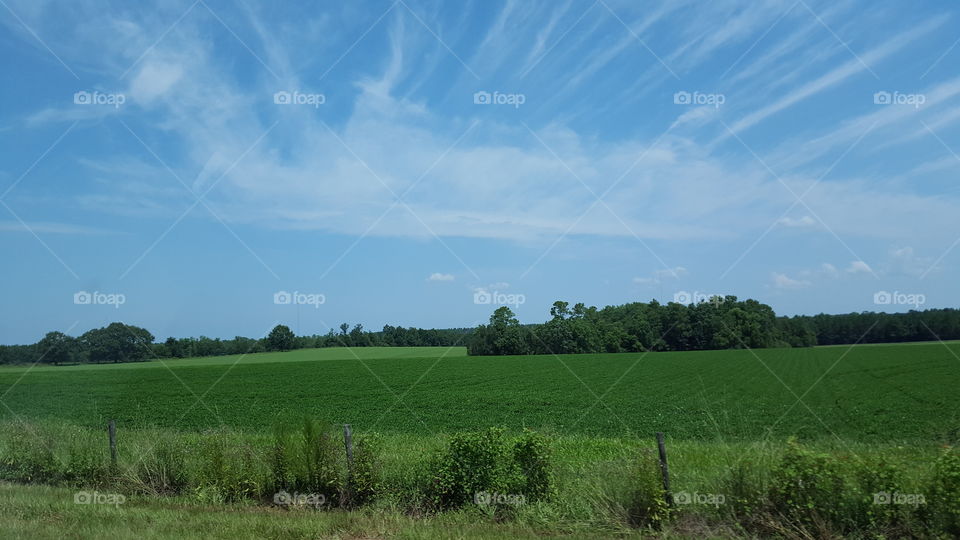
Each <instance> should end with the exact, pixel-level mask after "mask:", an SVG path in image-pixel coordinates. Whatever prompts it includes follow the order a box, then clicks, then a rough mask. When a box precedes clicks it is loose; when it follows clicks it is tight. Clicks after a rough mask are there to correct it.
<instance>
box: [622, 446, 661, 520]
mask: <svg viewBox="0 0 960 540" xmlns="http://www.w3.org/2000/svg"><path fill="white" fill-rule="evenodd" d="M631 477H632V479H633V480H634V482H635V484H634V485H633V487H632V489H631V493H630V502H629V505H628V507H627V521H628V523H629V524H630V525H631V526H633V527H652V528H654V529H659V528H660V527H661V526H662V524H663V523H664V522H665V521H666V520H667V518H668V517H669V514H670V508H669V507H668V506H667V497H666V492H665V491H664V490H663V476H662V474H661V472H660V460H659V458H658V457H657V456H656V455H655V454H654V453H653V451H652V450H650V449H644V450H643V451H642V452H641V453H640V457H639V458H638V459H637V461H636V463H635V465H634V466H633V474H632V475H631Z"/></svg>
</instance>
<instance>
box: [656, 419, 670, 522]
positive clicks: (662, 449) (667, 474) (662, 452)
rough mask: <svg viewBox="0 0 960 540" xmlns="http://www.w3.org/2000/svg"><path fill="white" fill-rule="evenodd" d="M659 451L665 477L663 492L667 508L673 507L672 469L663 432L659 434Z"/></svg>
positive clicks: (661, 472) (661, 471)
mask: <svg viewBox="0 0 960 540" xmlns="http://www.w3.org/2000/svg"><path fill="white" fill-rule="evenodd" d="M657 450H659V451H660V474H661V475H663V492H664V496H665V498H666V499H667V506H673V493H671V492H670V469H669V467H667V445H666V443H664V441H663V432H662V431H658V432H657Z"/></svg>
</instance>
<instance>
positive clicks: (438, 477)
mask: <svg viewBox="0 0 960 540" xmlns="http://www.w3.org/2000/svg"><path fill="white" fill-rule="evenodd" d="M431 471H432V483H431V494H430V498H431V503H432V504H433V505H435V506H436V507H437V508H439V509H447V508H458V507H461V506H463V505H465V504H467V503H469V502H472V501H474V499H475V498H476V497H477V496H478V494H479V493H491V492H493V493H510V489H511V488H512V487H513V486H515V485H516V484H517V477H518V476H519V471H517V470H516V467H515V462H514V461H513V459H512V455H511V453H510V450H509V448H508V447H507V445H506V443H505V441H504V437H503V430H502V429H498V428H491V429H489V430H487V431H481V432H474V433H456V434H454V435H452V436H451V437H450V442H449V443H448V445H447V448H446V449H445V450H444V451H442V452H441V453H440V454H439V455H438V456H436V457H435V458H434V460H433V463H432V466H431Z"/></svg>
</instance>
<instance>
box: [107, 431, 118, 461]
mask: <svg viewBox="0 0 960 540" xmlns="http://www.w3.org/2000/svg"><path fill="white" fill-rule="evenodd" d="M107 433H109V435H110V463H111V464H112V465H113V466H114V467H116V466H117V421H116V420H110V423H109V424H108V425H107Z"/></svg>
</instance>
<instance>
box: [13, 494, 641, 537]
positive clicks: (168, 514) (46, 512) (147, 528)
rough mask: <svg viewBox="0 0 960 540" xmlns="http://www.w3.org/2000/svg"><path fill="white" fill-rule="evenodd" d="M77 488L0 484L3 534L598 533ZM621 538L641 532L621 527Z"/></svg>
mask: <svg viewBox="0 0 960 540" xmlns="http://www.w3.org/2000/svg"><path fill="white" fill-rule="evenodd" d="M74 495H75V490H72V489H68V488H57V487H50V486H24V485H18V484H10V483H0V516H2V517H0V537H3V538H51V539H54V538H56V539H60V538H117V539H131V540H132V539H142V538H198V539H200V538H290V539H296V538H343V539H357V538H410V539H415V538H422V539H443V538H457V539H460V538H464V539H471V538H477V539H480V538H531V539H533V538H545V537H551V536H555V535H557V536H564V537H570V538H598V537H600V536H602V535H600V534H597V535H594V534H586V533H569V534H565V533H562V532H560V531H553V532H551V531H547V530H543V529H541V530H536V529H533V528H531V527H529V526H525V525H520V524H516V523H495V522H491V521H478V520H476V519H474V518H473V517H471V516H465V515H463V514H439V515H436V516H432V517H427V518H414V517H411V516H407V515H404V514H401V513H399V512H392V513H385V512H373V511H370V512H357V511H354V512H315V511H311V510H300V511H298V510H293V511H287V510H281V509H275V508H266V507H258V506H252V505H245V506H242V505H233V506H223V505H210V504H200V503H197V502H196V501H192V500H189V499H184V498H167V499H157V498H153V497H130V498H128V499H127V500H126V501H125V502H124V504H123V505H122V506H109V505H78V504H75V503H74ZM616 536H617V537H618V538H627V537H636V538H639V537H640V536H641V535H640V533H639V532H637V531H623V533H621V534H618V535H616Z"/></svg>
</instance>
